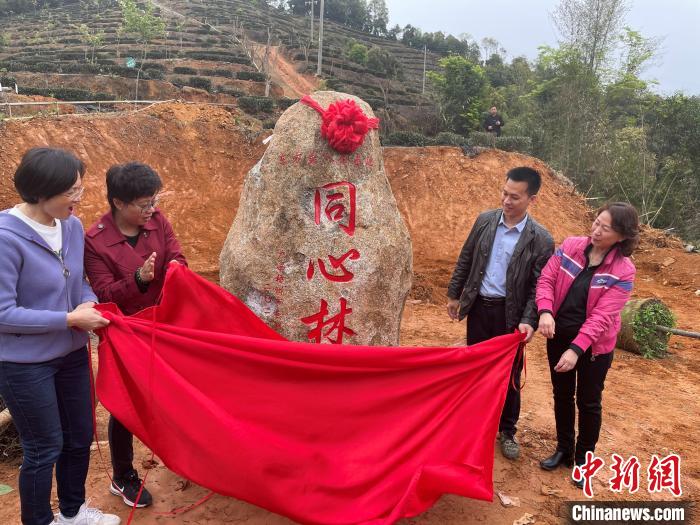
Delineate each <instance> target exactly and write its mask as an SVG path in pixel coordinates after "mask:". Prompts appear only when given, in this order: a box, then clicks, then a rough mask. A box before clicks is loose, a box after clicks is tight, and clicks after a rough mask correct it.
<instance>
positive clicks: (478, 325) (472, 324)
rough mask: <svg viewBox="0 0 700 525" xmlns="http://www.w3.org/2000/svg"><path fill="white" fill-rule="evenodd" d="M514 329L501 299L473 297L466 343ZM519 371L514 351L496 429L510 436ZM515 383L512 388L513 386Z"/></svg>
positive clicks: (515, 417)
mask: <svg viewBox="0 0 700 525" xmlns="http://www.w3.org/2000/svg"><path fill="white" fill-rule="evenodd" d="M514 329H515V328H514V327H508V326H506V304H505V301H501V302H495V303H490V302H488V301H486V300H484V299H483V298H482V297H480V296H479V297H477V298H476V301H474V305H473V306H472V308H471V310H470V311H469V316H468V317H467V344H468V345H474V344H477V343H481V342H483V341H486V340H488V339H491V338H492V337H497V336H499V335H505V334H509V333H511V332H512V331H513V330H514ZM522 370H523V360H522V358H520V356H518V355H517V354H516V356H515V359H514V360H513V367H512V369H511V379H510V380H509V381H508V393H507V394H506V402H505V404H504V405H503V412H501V421H500V423H499V424H498V430H499V432H501V433H503V434H505V435H507V436H510V437H513V436H515V432H516V431H517V428H516V425H517V423H518V418H519V417H520V373H521V372H522ZM513 384H515V388H513Z"/></svg>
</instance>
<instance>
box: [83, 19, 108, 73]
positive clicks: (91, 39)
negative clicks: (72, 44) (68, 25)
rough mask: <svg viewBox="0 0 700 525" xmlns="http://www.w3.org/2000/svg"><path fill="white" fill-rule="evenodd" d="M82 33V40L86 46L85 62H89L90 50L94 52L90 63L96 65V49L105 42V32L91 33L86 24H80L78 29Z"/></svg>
mask: <svg viewBox="0 0 700 525" xmlns="http://www.w3.org/2000/svg"><path fill="white" fill-rule="evenodd" d="M77 29H78V31H79V32H80V40H81V41H82V42H83V44H85V62H87V53H88V49H91V50H92V56H91V58H90V63H91V64H94V63H95V49H97V48H98V47H100V46H101V45H102V44H103V42H104V37H105V34H104V32H103V31H95V32H93V31H91V30H90V28H89V27H88V26H87V25H86V24H80V25H79V26H78V27H77Z"/></svg>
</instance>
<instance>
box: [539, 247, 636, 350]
mask: <svg viewBox="0 0 700 525" xmlns="http://www.w3.org/2000/svg"><path fill="white" fill-rule="evenodd" d="M590 244H591V239H590V237H569V238H568V239H565V240H564V242H563V243H562V244H561V246H560V247H559V248H558V249H557V250H556V252H555V253H554V255H553V256H552V257H551V258H550V259H549V261H548V262H547V264H546V265H545V267H544V269H543V270H542V273H541V275H540V278H539V280H538V281H537V293H536V296H535V300H536V302H537V311H538V312H539V313H540V314H542V313H543V312H551V313H552V315H553V316H554V317H555V318H556V316H557V311H558V310H559V307H560V306H561V305H562V303H563V302H564V298H565V297H566V294H567V293H568V291H569V288H570V287H571V285H572V284H573V282H574V279H576V276H577V275H578V274H579V272H581V270H583V268H584V266H585V264H586V255H585V251H586V248H587V247H588V246H589V245H590ZM636 271H637V270H636V268H635V267H634V264H633V263H632V261H631V260H630V259H629V257H625V256H624V255H622V253H620V249H619V248H618V247H614V248H612V249H611V250H610V252H609V253H608V254H607V255H606V256H605V259H604V260H603V262H602V263H601V265H600V266H599V267H598V269H597V270H596V272H595V274H594V275H593V278H592V279H591V287H590V290H589V292H588V302H587V304H586V321H585V322H584V323H583V325H582V326H581V328H580V330H579V332H578V335H577V336H576V337H575V338H574V340H573V341H572V343H571V344H570V347H571V348H572V349H573V350H575V351H577V353H582V352H586V351H588V349H589V348H590V349H591V352H592V353H593V355H598V354H607V353H609V352H612V351H613V349H614V348H615V342H616V340H617V333H618V332H619V331H620V324H621V321H620V312H621V311H622V308H623V307H624V306H625V303H626V302H627V300H628V299H629V297H630V294H631V292H632V285H633V283H634V275H635V273H636Z"/></svg>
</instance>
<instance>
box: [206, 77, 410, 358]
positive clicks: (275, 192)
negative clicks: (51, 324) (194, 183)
mask: <svg viewBox="0 0 700 525" xmlns="http://www.w3.org/2000/svg"><path fill="white" fill-rule="evenodd" d="M311 99H313V100H309V99H307V100H304V102H307V103H309V104H310V105H315V107H316V109H314V108H312V107H310V105H307V104H304V103H297V104H295V105H293V106H292V107H290V108H289V109H288V110H287V111H285V113H284V114H283V115H282V116H281V117H280V119H279V121H278V122H277V125H276V126H275V131H274V135H273V136H272V140H271V142H270V143H269V146H268V148H267V151H266V152H265V154H264V155H263V157H262V159H261V160H260V162H258V164H257V165H255V166H254V167H253V169H251V170H250V172H249V173H248V175H247V176H246V179H245V183H244V188H243V192H242V194H241V200H240V204H239V207H238V212H237V214H236V218H235V219H234V221H233V225H232V226H231V230H230V231H229V233H228V237H227V238H226V242H225V244H224V248H223V250H222V252H221V260H220V265H221V267H220V268H221V269H220V272H221V285H222V286H224V287H225V288H226V289H227V290H229V291H230V292H232V293H233V294H234V295H236V296H237V297H239V298H240V299H241V300H243V301H245V303H246V304H247V305H248V306H249V307H250V308H251V309H252V310H253V311H254V312H255V313H256V314H257V315H258V316H259V317H260V318H261V319H263V320H264V321H265V322H266V323H268V324H269V325H270V326H271V327H272V328H274V329H275V330H277V331H278V332H280V333H281V334H282V335H284V336H285V337H287V338H288V339H290V340H294V341H304V342H318V343H343V344H356V345H385V346H393V345H398V343H399V327H400V323H401V313H402V311H403V307H404V302H405V300H406V296H407V295H408V292H409V290H410V287H411V271H412V252H411V239H410V236H409V234H408V230H407V228H406V226H405V225H404V223H403V220H402V218H401V215H400V214H399V210H398V208H397V206H396V201H395V199H394V195H393V194H392V192H391V187H390V186H389V182H388V180H387V178H386V174H385V172H384V162H383V159H382V150H381V146H380V144H379V134H378V132H377V131H369V132H368V133H367V134H366V135H364V133H362V132H360V133H359V134H358V133H354V134H353V129H355V130H359V129H361V128H362V125H361V124H362V123H359V124H358V123H355V124H353V122H352V121H353V119H354V118H356V117H357V116H358V113H359V118H360V119H363V120H366V118H365V115H366V117H369V118H370V119H371V118H373V114H372V109H371V108H370V106H369V105H368V104H367V103H365V102H364V101H362V100H360V99H359V98H357V97H354V96H352V95H347V94H344V93H336V92H332V91H322V92H317V93H314V94H313V95H311ZM348 100H351V101H354V103H353V102H348ZM314 101H315V102H314ZM316 103H317V104H316ZM334 103H336V104H334ZM355 104H356V105H357V106H355ZM329 106H330V107H331V109H333V110H334V111H335V110H337V111H336V113H335V114H334V115H330V113H331V112H330V111H327V112H326V113H325V115H326V117H327V118H325V119H324V120H323V128H324V130H323V135H324V136H322V133H321V128H322V117H321V115H320V114H319V112H320V111H322V110H324V109H328V108H329ZM341 107H342V110H341V109H339V108H341ZM360 110H361V112H360ZM362 113H364V115H362ZM375 127H376V123H375ZM348 134H349V135H348ZM348 137H350V138H348ZM363 137H364V142H362V144H361V145H359V147H358V144H359V142H361V141H362V138H363ZM353 141H354V145H353ZM331 144H332V145H333V146H334V147H331ZM355 148H356V149H355ZM353 149H354V151H352V152H348V151H350V150H353Z"/></svg>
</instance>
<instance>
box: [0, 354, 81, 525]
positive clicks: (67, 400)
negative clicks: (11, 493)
mask: <svg viewBox="0 0 700 525" xmlns="http://www.w3.org/2000/svg"><path fill="white" fill-rule="evenodd" d="M88 366H89V361H88V353H87V349H85V348H81V349H79V350H75V351H74V352H71V353H70V354H68V355H67V356H65V357H60V358H57V359H52V360H51V361H46V362H43V363H9V362H0V395H1V396H2V398H3V399H4V401H5V404H6V405H7V407H8V408H9V410H10V414H12V419H13V421H14V423H15V426H16V427H17V432H18V433H19V437H20V441H21V443H22V450H23V452H24V459H23V461H22V469H21V470H20V472H19V498H20V504H21V508H22V523H23V524H24V525H47V524H48V523H51V522H53V519H54V516H53V512H52V511H51V482H52V480H53V467H54V464H55V465H56V485H57V488H58V506H59V509H60V510H61V513H63V515H64V516H66V517H72V516H75V515H76V514H77V513H78V510H79V509H80V506H81V505H82V504H83V502H84V501H85V479H86V477H87V472H88V465H89V462H90V444H91V443H92V429H93V426H92V407H91V397H90V372H89V369H88Z"/></svg>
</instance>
